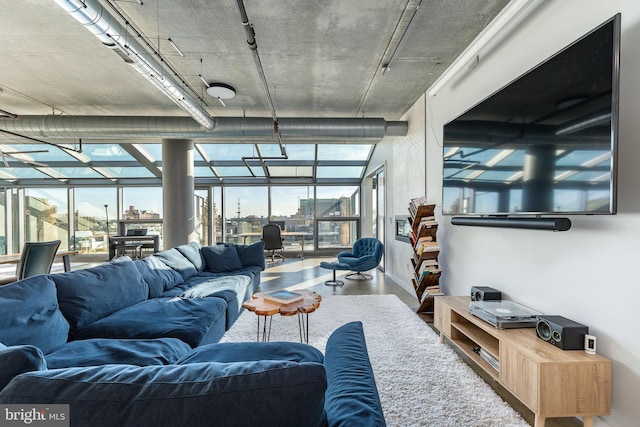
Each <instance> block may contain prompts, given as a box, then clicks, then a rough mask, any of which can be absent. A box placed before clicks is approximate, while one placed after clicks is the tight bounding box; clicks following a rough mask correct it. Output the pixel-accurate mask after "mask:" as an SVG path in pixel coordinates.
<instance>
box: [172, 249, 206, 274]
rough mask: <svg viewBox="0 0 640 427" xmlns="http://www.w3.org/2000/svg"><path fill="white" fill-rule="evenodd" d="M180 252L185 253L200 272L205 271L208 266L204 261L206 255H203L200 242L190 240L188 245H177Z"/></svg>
mask: <svg viewBox="0 0 640 427" xmlns="http://www.w3.org/2000/svg"><path fill="white" fill-rule="evenodd" d="M176 249H177V250H178V252H180V253H181V254H182V255H184V257H185V258H187V259H188V260H189V261H190V262H191V264H193V266H194V267H195V268H196V270H198V272H200V271H203V270H204V269H205V267H206V263H205V261H204V257H203V256H202V252H201V251H200V249H202V245H201V244H200V243H199V242H190V243H189V244H186V245H180V246H176Z"/></svg>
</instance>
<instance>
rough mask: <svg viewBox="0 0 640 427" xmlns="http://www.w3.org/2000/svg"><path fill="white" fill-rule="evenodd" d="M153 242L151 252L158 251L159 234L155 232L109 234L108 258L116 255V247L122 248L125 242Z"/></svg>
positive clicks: (142, 243)
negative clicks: (144, 233) (145, 234)
mask: <svg viewBox="0 0 640 427" xmlns="http://www.w3.org/2000/svg"><path fill="white" fill-rule="evenodd" d="M151 242H153V252H154V253H156V252H159V251H160V236H159V235H157V234H154V235H150V236H111V237H109V259H113V257H115V256H116V252H117V250H118V249H124V248H125V246H126V245H127V244H129V245H131V244H135V243H139V244H141V245H144V244H149V243H151Z"/></svg>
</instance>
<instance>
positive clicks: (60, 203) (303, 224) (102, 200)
mask: <svg viewBox="0 0 640 427" xmlns="http://www.w3.org/2000/svg"><path fill="white" fill-rule="evenodd" d="M359 191H360V190H359V186H357V185H353V186H313V185H300V186H293V185H291V186H260V187H255V186H254V187H249V186H228V187H221V186H213V187H204V188H198V189H196V191H195V197H194V206H195V212H196V234H197V236H198V240H199V241H200V243H201V244H203V245H211V244H216V243H218V242H232V243H237V244H252V243H255V242H258V241H260V239H261V238H262V227H263V226H264V225H265V224H267V223H268V222H270V221H271V222H276V223H278V224H281V226H282V228H283V231H284V238H285V249H287V248H288V250H290V251H291V252H294V251H298V249H300V245H301V243H303V244H304V251H305V252H307V251H313V250H318V249H320V250H323V249H325V250H329V249H336V248H338V249H341V248H347V247H350V246H352V245H353V242H354V241H355V240H356V239H357V238H358V236H359V235H360V230H359V227H360V205H359V204H360V197H359V195H360V194H359ZM223 192H224V193H223ZM69 194H72V195H73V212H69V206H68V202H67V198H68V197H69ZM9 197H11V200H10V201H11V203H10V204H9V206H12V209H7V208H6V206H7V202H8V199H7V198H9ZM120 197H121V198H122V201H121V202H119V201H118V200H119V198H120ZM0 204H1V205H0V207H1V209H0V230H3V231H4V230H5V229H6V227H11V228H12V229H11V230H9V231H11V233H8V235H9V236H5V233H4V232H3V233H2V234H1V235H0V237H1V238H0V252H1V253H12V252H20V247H19V246H20V245H21V243H20V242H23V241H47V240H56V239H60V240H61V241H62V244H61V249H62V250H69V249H71V250H77V251H79V252H80V253H86V254H88V253H106V252H107V251H108V237H110V236H116V235H121V234H125V233H126V230H128V229H130V228H146V229H147V234H150V235H154V234H157V235H160V236H161V246H160V247H161V248H162V232H163V230H162V189H161V188H160V187H118V188H116V187H96V188H92V187H84V188H83V187H77V188H74V189H73V191H69V189H68V188H27V189H20V190H18V189H3V190H2V192H0ZM210 204H211V205H210ZM23 207H24V208H23ZM210 210H212V211H211V212H210ZM9 211H11V212H9ZM20 211H22V212H20ZM3 214H4V215H11V217H10V218H6V217H5V216H3ZM70 215H73V217H71V216H70ZM70 219H72V221H70ZM70 223H71V224H74V227H73V229H71V230H70V229H69V226H70ZM10 236H12V237H10ZM9 246H10V247H9Z"/></svg>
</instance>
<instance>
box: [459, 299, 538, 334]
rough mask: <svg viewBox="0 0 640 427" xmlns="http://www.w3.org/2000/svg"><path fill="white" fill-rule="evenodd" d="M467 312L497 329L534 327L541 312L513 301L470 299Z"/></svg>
mask: <svg viewBox="0 0 640 427" xmlns="http://www.w3.org/2000/svg"><path fill="white" fill-rule="evenodd" d="M469 312H470V313H471V314H473V315H474V316H476V317H479V318H480V319H482V320H484V321H485V322H487V323H489V324H491V325H493V326H495V327H496V328H498V329H510V328H535V326H536V321H537V320H538V315H540V314H541V313H539V312H537V311H535V310H532V309H530V308H529V307H525V306H524V305H520V304H517V303H515V302H513V301H471V304H470V305H469Z"/></svg>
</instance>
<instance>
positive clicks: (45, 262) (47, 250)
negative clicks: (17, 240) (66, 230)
mask: <svg viewBox="0 0 640 427" xmlns="http://www.w3.org/2000/svg"><path fill="white" fill-rule="evenodd" d="M59 246H60V240H54V241H52V242H27V243H25V244H24V247H23V248H22V253H21V254H20V261H18V266H17V267H16V275H15V277H7V278H4V279H1V280H0V285H6V284H7V283H11V282H15V281H18V280H22V279H26V278H27V277H31V276H38V275H40V274H49V273H50V272H51V265H52V264H53V259H54V258H55V257H56V252H58V247H59Z"/></svg>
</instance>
